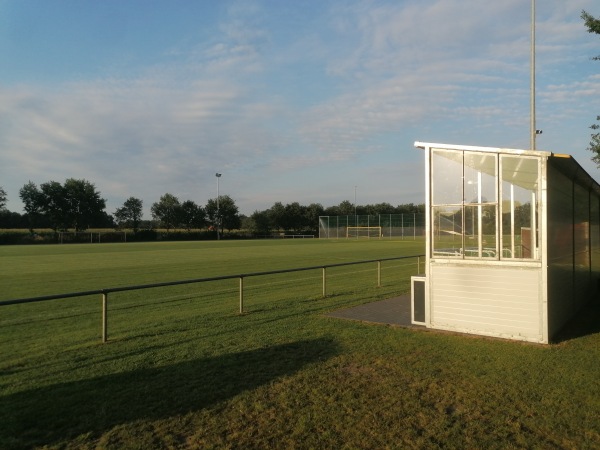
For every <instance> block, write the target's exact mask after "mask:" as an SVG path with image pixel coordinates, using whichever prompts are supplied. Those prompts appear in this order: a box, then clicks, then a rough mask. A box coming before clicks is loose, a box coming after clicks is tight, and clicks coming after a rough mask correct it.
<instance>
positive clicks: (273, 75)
mask: <svg viewBox="0 0 600 450" xmlns="http://www.w3.org/2000/svg"><path fill="white" fill-rule="evenodd" d="M324 5H325V6H320V7H319V8H318V10H317V11H318V14H319V15H318V17H312V16H310V14H309V13H308V12H303V14H305V16H302V18H303V19H304V20H306V22H302V23H299V24H297V23H295V22H294V27H291V26H290V24H289V23H288V22H285V21H283V22H281V23H279V22H277V21H278V20H283V19H282V18H285V17H288V16H289V15H291V13H289V11H287V10H286V8H288V7H291V6H286V4H280V5H272V4H265V3H263V2H232V3H230V4H229V6H228V7H227V8H225V11H224V14H223V15H222V16H220V17H221V21H220V22H217V23H214V24H211V26H210V28H209V29H208V30H207V32H206V33H205V34H204V35H203V36H207V37H206V38H205V39H198V38H197V37H196V38H193V37H190V36H188V37H186V38H184V39H181V40H179V44H178V45H177V46H173V47H172V48H171V49H170V50H169V51H168V52H166V53H164V54H163V55H162V56H163V59H162V60H160V61H159V62H155V63H153V64H152V65H150V66H144V67H136V68H132V69H131V70H129V71H127V70H120V71H119V72H114V73H110V71H108V72H105V73H104V74H103V75H102V76H100V75H99V76H97V77H95V78H87V79H85V78H81V79H78V80H75V81H74V80H72V79H65V80H63V81H61V82H57V83H52V84H51V83H45V84H27V85H19V86H14V85H10V86H9V85H6V86H4V87H3V86H2V85H0V146H1V147H2V149H3V151H2V153H1V154H0V171H1V172H2V181H1V184H2V185H3V186H4V187H5V188H7V187H8V186H7V185H10V186H12V188H11V192H13V195H12V197H13V199H14V197H15V196H16V195H15V193H16V192H18V188H19V187H20V186H22V185H23V184H25V183H26V182H27V180H29V179H31V180H32V181H34V182H37V183H41V182H45V181H48V180H51V179H54V180H56V181H63V180H64V179H65V178H67V177H77V178H86V179H89V180H90V181H92V182H94V183H95V184H96V185H97V187H98V188H99V189H100V191H101V192H102V194H103V195H104V196H105V197H109V199H114V200H113V203H112V205H111V207H113V206H120V204H118V203H119V202H121V203H122V201H124V200H125V199H126V198H127V197H129V196H131V195H134V196H137V197H140V198H143V199H144V201H145V203H146V206H149V204H151V203H152V202H154V201H156V200H157V199H158V198H159V196H160V195H162V194H164V193H165V192H171V193H173V194H175V195H178V196H181V197H183V198H191V199H194V200H195V201H197V202H199V203H202V202H203V201H204V200H205V199H207V198H210V197H211V196H212V190H213V186H212V185H213V183H214V172H215V171H224V172H226V173H232V174H235V177H231V178H229V179H228V180H226V179H225V176H224V179H223V181H224V182H225V181H227V182H228V183H229V186H231V188H232V189H237V190H238V191H239V192H242V191H243V192H244V193H243V195H242V194H240V196H241V197H244V198H247V199H251V198H252V193H251V192H252V191H253V190H254V192H260V195H259V194H258V193H257V194H256V198H260V199H262V200H263V201H266V200H265V199H268V198H269V195H272V196H273V197H271V198H274V197H275V196H276V195H278V194H280V193H283V192H293V191H296V192H298V193H299V194H298V195H299V197H298V198H290V199H289V201H296V200H301V197H300V196H301V195H302V192H304V191H308V190H309V189H308V187H306V184H307V182H308V183H310V184H312V183H313V181H312V180H310V178H311V176H313V175H312V174H315V175H314V176H321V179H325V178H326V177H325V176H323V171H325V170H329V173H330V174H334V173H335V172H336V170H338V168H339V167H344V168H345V170H348V171H351V172H352V174H353V175H351V176H353V177H356V176H357V174H360V173H362V172H365V173H382V168H387V167H388V166H389V165H390V163H391V162H390V161H392V163H393V164H396V163H397V162H398V161H397V160H395V159H393V158H392V157H390V155H396V154H397V153H396V151H397V149H398V148H399V147H400V148H406V147H407V146H408V148H410V147H411V146H412V142H413V141H414V140H439V141H442V142H444V141H449V140H450V139H452V140H457V141H467V142H465V143H473V144H478V145H497V146H507V145H509V144H515V145H526V143H527V142H528V139H527V129H528V114H529V111H528V109H529V50H530V49H529V13H530V11H529V6H528V4H524V3H523V2H522V1H521V0H507V1H503V2H492V3H489V2H481V1H479V0H444V1H441V0H426V1H421V0H419V1H417V0H408V1H404V2H374V1H367V2H356V3H339V2H331V3H325V4H324ZM591 6H592V4H591V0H576V1H574V2H561V1H559V0H552V1H550V2H545V3H544V4H543V5H540V7H539V8H538V12H539V22H538V31H539V36H538V44H539V48H538V63H539V67H540V78H541V79H542V80H543V81H542V82H541V83H540V84H539V86H538V92H539V94H538V96H539V97H538V98H539V117H540V118H541V119H540V120H553V121H558V118H559V117H560V118H561V120H573V118H574V117H578V116H581V114H583V113H584V112H585V110H586V108H587V109H588V110H589V108H590V107H589V105H588V104H589V99H590V98H597V97H598V90H599V89H600V88H599V80H598V78H597V77H595V76H587V77H578V76H577V75H574V74H573V73H572V72H570V71H569V70H568V69H570V68H571V67H575V66H577V65H578V64H581V62H582V61H583V62H585V63H588V62H589V61H588V60H587V58H588V57H589V56H593V55H594V54H596V53H597V52H594V51H592V50H590V48H588V46H589V45H591V44H588V42H589V41H590V39H589V36H588V35H587V33H585V31H584V30H583V31H582V29H583V25H582V24H581V20H580V19H579V13H580V11H581V9H584V8H587V9H589V8H590V7H591ZM266 8H269V9H266ZM286 13H287V14H288V15H286ZM294 13H295V14H294V17H295V19H294V20H299V19H298V18H297V14H296V13H299V11H297V10H294ZM288 20H289V17H288ZM574 49H576V50H574ZM161 51H162V50H161ZM577 67H578V66H577ZM586 105H587V106H586ZM595 114H596V113H594V115H593V117H595ZM589 116H590V117H592V114H589ZM544 136H546V133H544ZM457 143H460V142H457ZM519 143H521V144H519ZM413 155H414V156H413ZM390 158H392V159H390ZM403 159H404V161H403V162H405V163H406V164H407V165H410V164H412V163H413V162H414V160H417V159H418V156H417V153H414V154H413V153H410V152H408V153H406V154H405V155H403ZM296 173H301V174H302V175H301V176H300V175H297V176H296V175H295V174H296ZM386 173H387V172H386ZM317 174H318V175H317ZM330 176H333V175H330ZM336 177H337V175H336ZM413 181H414V180H413ZM302 182H304V185H302ZM277 183H279V185H277ZM282 183H290V185H289V187H286V188H285V189H284V188H283V187H282V186H281V184H282ZM225 185H227V183H225ZM410 187H411V188H412V186H410ZM311 189H315V190H316V191H318V190H319V188H318V187H315V186H311ZM386 189H388V190H391V189H393V188H392V187H385V185H384V186H382V188H381V191H382V192H383V191H385V190H386ZM269 192H271V194H269ZM202 197H204V198H202ZM279 200H282V201H285V200H286V199H281V198H280V199H279ZM248 201H249V202H251V200H248ZM381 201H388V199H385V198H384V199H381ZM115 203H117V204H116V205H115ZM392 203H393V201H392ZM252 205H253V207H258V206H257V205H256V203H252ZM267 206H269V205H264V206H263V207H267ZM14 209H15V210H16V208H14Z"/></svg>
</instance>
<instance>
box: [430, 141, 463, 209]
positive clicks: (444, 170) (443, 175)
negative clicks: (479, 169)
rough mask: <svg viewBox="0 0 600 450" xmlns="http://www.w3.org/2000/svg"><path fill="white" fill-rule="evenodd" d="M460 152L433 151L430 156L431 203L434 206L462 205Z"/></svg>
mask: <svg viewBox="0 0 600 450" xmlns="http://www.w3.org/2000/svg"><path fill="white" fill-rule="evenodd" d="M462 156H463V155H462V152H456V151H451V150H433V152H432V156H431V184H432V202H433V204H434V205H444V204H446V205H448V204H451V205H457V204H460V203H462V197H463V193H462V180H463V165H462Z"/></svg>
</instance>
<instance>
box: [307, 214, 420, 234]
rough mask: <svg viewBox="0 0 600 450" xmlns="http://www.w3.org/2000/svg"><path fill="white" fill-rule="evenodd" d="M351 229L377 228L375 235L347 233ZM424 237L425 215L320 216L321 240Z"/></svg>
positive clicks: (367, 229)
mask: <svg viewBox="0 0 600 450" xmlns="http://www.w3.org/2000/svg"><path fill="white" fill-rule="evenodd" d="M348 227H350V228H351V229H356V228H364V229H365V230H366V231H369V230H373V229H375V228H376V227H379V228H380V230H377V233H370V232H365V233H364V234H361V233H356V232H353V233H349V232H348ZM422 236H425V214H424V213H409V214H379V215H355V216H352V215H350V216H320V217H319V238H322V239H358V238H360V237H364V238H368V239H381V238H383V239H386V238H387V239H413V240H414V239H416V238H417V237H422Z"/></svg>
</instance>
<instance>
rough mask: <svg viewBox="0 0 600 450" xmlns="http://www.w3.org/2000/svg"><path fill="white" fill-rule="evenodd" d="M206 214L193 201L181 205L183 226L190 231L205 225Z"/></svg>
mask: <svg viewBox="0 0 600 450" xmlns="http://www.w3.org/2000/svg"><path fill="white" fill-rule="evenodd" d="M205 221H206V213H205V212H204V209H202V207H201V206H199V205H197V204H196V203H195V202H193V201H192V200H186V201H185V202H183V203H182V204H181V224H182V225H183V226H185V228H186V229H187V230H188V231H191V230H192V228H202V227H203V226H204V225H205Z"/></svg>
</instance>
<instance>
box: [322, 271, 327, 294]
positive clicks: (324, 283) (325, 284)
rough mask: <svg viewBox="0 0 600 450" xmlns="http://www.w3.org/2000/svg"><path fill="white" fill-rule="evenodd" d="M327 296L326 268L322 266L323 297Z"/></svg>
mask: <svg viewBox="0 0 600 450" xmlns="http://www.w3.org/2000/svg"><path fill="white" fill-rule="evenodd" d="M325 297H327V269H326V268H325V267H323V298H325Z"/></svg>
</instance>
